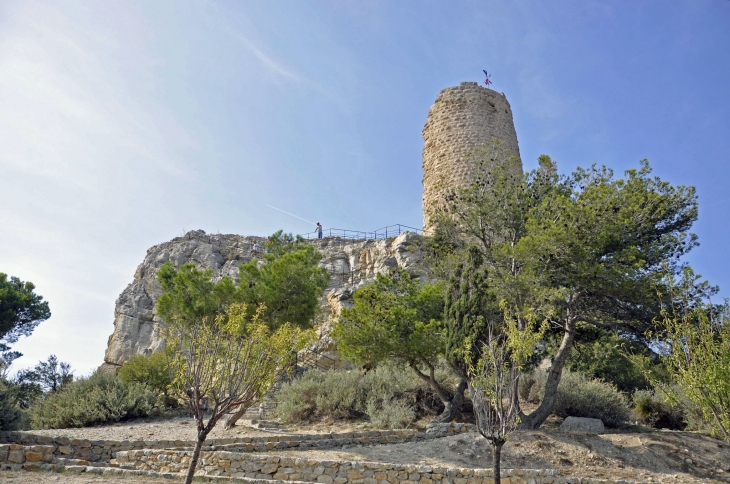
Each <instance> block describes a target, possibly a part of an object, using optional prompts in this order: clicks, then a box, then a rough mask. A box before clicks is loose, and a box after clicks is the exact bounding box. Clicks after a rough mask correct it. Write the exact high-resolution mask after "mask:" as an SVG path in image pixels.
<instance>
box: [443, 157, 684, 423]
mask: <svg viewBox="0 0 730 484" xmlns="http://www.w3.org/2000/svg"><path fill="white" fill-rule="evenodd" d="M491 159H495V157H494V156H491V155H489V153H487V155H486V157H485V161H484V163H483V165H482V170H481V172H480V173H479V174H478V175H477V176H476V177H475V182H474V183H473V184H471V185H470V186H468V187H466V188H464V189H463V190H459V191H457V192H455V193H453V194H452V195H450V196H449V197H447V200H446V201H445V204H444V209H443V210H442V214H441V216H440V218H439V225H440V227H439V229H438V230H437V238H440V239H441V240H443V241H444V242H441V245H442V246H447V247H452V250H451V254H457V256H458V257H461V258H462V260H463V259H464V258H466V257H467V256H466V255H460V256H459V254H460V253H461V254H464V252H466V251H465V250H464V249H463V247H464V246H467V245H472V246H474V247H476V249H477V250H478V251H479V252H480V253H481V255H482V257H483V259H484V265H485V267H486V271H485V273H486V286H487V288H488V291H490V292H491V293H492V294H493V295H494V297H493V300H496V301H502V300H504V301H507V303H508V304H509V305H510V308H511V311H512V312H513V314H515V317H516V320H517V322H518V327H519V328H521V329H522V328H523V327H524V325H525V317H526V315H528V314H531V313H536V314H539V315H540V317H542V318H546V319H548V320H549V321H551V323H552V326H553V329H554V330H556V331H559V333H560V335H561V336H560V344H559V346H558V349H557V351H556V353H555V356H554V358H553V360H552V366H551V368H550V370H549V371H548V378H547V383H546V386H545V394H544V396H543V399H542V402H541V403H540V405H539V406H538V408H537V409H536V410H535V411H533V412H532V413H531V414H529V415H525V414H524V413H521V415H520V417H521V425H522V426H523V427H525V428H537V427H539V426H540V425H541V424H542V422H544V421H545V419H546V418H547V416H548V415H549V414H550V412H551V411H552V408H553V406H554V403H555V398H556V392H557V386H558V383H559V382H560V376H561V373H562V369H563V367H564V366H565V363H566V361H567V358H568V356H569V355H570V352H571V349H572V348H573V345H574V343H575V340H576V337H577V336H578V327H579V325H580V324H586V325H592V326H595V327H597V328H603V329H610V330H615V331H619V332H622V333H624V334H627V335H633V336H635V337H636V338H639V339H641V338H643V334H644V332H645V331H647V330H648V329H650V328H651V326H652V321H653V318H654V317H655V316H656V315H657V314H659V307H658V303H657V301H656V297H655V296H654V288H655V287H656V285H657V284H658V283H659V281H660V279H661V272H662V264H663V263H664V261H667V260H669V261H671V263H672V265H671V266H670V270H671V271H674V272H676V271H678V270H679V269H680V267H681V265H680V263H679V259H680V258H681V256H683V255H684V254H686V253H687V252H688V251H689V250H691V249H692V248H693V247H694V246H695V245H697V242H696V236H694V235H693V234H690V233H689V232H688V231H689V229H690V227H691V225H692V223H693V222H694V221H695V220H696V218H697V199H696V195H695V191H694V188H692V187H682V186H679V187H674V186H672V185H670V184H669V183H667V182H664V181H662V180H660V179H659V178H652V177H650V173H651V169H650V168H649V165H648V163H647V162H646V161H642V164H641V167H640V169H638V170H629V171H627V172H626V177H625V178H624V179H615V178H614V176H613V172H612V171H611V170H609V169H608V168H605V167H596V166H594V167H592V168H590V169H588V170H584V169H581V168H578V169H577V170H576V171H575V172H574V173H573V174H572V175H571V176H567V177H560V176H558V175H557V167H556V165H555V164H554V163H553V162H552V160H550V158H549V157H547V156H541V157H540V160H539V161H540V167H539V168H538V169H537V170H535V171H533V172H530V173H528V174H526V175H524V176H517V175H516V174H515V173H516V171H515V169H514V168H513V167H512V165H511V164H513V163H514V161H511V160H509V159H508V160H507V161H505V162H504V163H502V164H501V165H495V164H494V162H491V161H490V160H491ZM458 257H457V258H458Z"/></svg>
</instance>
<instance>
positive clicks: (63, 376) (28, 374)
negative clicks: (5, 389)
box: [11, 355, 74, 409]
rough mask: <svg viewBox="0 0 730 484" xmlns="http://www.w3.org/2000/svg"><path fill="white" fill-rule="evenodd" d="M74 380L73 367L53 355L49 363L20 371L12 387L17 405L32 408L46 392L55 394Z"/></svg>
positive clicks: (41, 363) (39, 363)
mask: <svg viewBox="0 0 730 484" xmlns="http://www.w3.org/2000/svg"><path fill="white" fill-rule="evenodd" d="M73 379H74V376H73V372H72V371H71V365H69V364H68V363H64V362H59V361H58V358H57V357H56V355H51V356H49V357H48V361H39V362H38V364H37V365H36V366H35V367H33V368H28V369H24V370H20V371H18V373H17V375H16V376H15V378H14V379H13V381H12V387H11V388H12V392H13V394H14V395H15V404H16V405H17V406H19V407H20V408H24V409H27V408H30V407H31V406H32V405H33V403H34V402H35V401H36V400H37V399H38V398H40V397H41V396H42V395H43V394H44V393H45V392H55V391H57V390H59V389H60V388H61V387H62V386H63V385H66V384H68V383H71V382H72V381H73Z"/></svg>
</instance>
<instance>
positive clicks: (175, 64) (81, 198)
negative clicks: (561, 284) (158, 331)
mask: <svg viewBox="0 0 730 484" xmlns="http://www.w3.org/2000/svg"><path fill="white" fill-rule="evenodd" d="M482 69H487V70H489V71H490V72H492V73H493V75H492V80H493V82H494V85H493V86H492V87H493V88H494V89H495V90H497V91H500V92H504V93H505V94H506V95H507V98H508V100H509V102H510V104H511V105H512V108H513V112H514V119H515V125H516V128H517V135H518V138H519V143H520V151H521V154H522V159H523V162H524V165H525V168H526V169H532V168H534V167H535V166H536V165H537V161H536V160H537V157H538V156H539V155H540V154H542V153H545V154H548V155H550V156H552V157H553V159H556V160H557V161H558V165H559V169H560V171H561V172H563V173H569V172H570V171H572V169H573V168H575V167H576V166H579V165H580V166H588V165H590V164H592V163H599V164H606V165H608V166H610V167H612V168H614V169H615V170H616V172H617V173H619V174H620V173H622V172H623V171H624V170H625V169H627V168H631V167H636V166H638V162H639V160H640V159H642V158H648V159H649V161H650V162H651V164H652V166H653V167H654V170H655V174H657V175H658V176H660V177H662V178H664V179H666V180H668V181H670V182H671V183H673V184H684V185H694V186H696V187H697V190H698V193H699V197H700V219H699V222H698V223H697V224H696V226H695V232H696V233H697V234H698V235H699V237H700V243H701V246H700V247H699V248H697V249H696V250H695V251H694V253H693V254H692V255H691V256H690V258H689V259H688V260H689V261H690V263H691V264H692V265H693V266H694V267H695V268H696V270H697V271H698V272H700V273H701V274H702V275H703V276H705V277H706V278H708V279H709V280H710V281H711V282H712V283H714V284H718V285H720V286H721V287H722V288H723V294H725V295H730V290H729V289H728V288H730V261H729V260H728V242H727V240H728V236H730V228H729V227H730V213H728V209H729V208H730V193H728V189H727V186H728V182H729V181H730V163H729V161H730V1H728V0H672V1H666V0H643V1H641V2H637V1H635V0H625V1H621V0H611V1H608V0H603V1H598V0H571V1H567V0H550V1H543V0H534V1H529V0H525V1H520V2H516V1H514V0H478V1H477V0H475V1H458V0H453V1H452V0H449V1H426V0H417V1H416V0H391V1H366V0H357V1H344V0H330V1H325V0H321V1H316V2H305V1H301V0H293V1H283V0H277V1H266V2H262V1H240V0H236V1H230V2H225V1H214V0H206V1H203V0H191V1H187V2H182V1H179V2H177V1H176V2H172V1H150V0H140V1H134V0H123V1H104V2H89V1H78V2H69V1H63V0H52V1H47V2H43V1H14V0H5V1H3V2H1V3H0V272H5V273H7V274H9V275H13V276H17V277H20V278H21V279H23V280H30V281H32V282H33V283H35V284H36V286H37V292H38V293H40V294H41V295H43V296H44V297H45V298H46V300H48V301H49V303H50V307H51V311H52V313H53V316H52V317H51V319H49V320H48V321H46V322H44V323H42V324H41V325H40V326H39V327H38V328H37V329H36V331H35V333H34V334H33V335H32V336H31V337H29V338H25V339H22V340H21V341H20V342H18V343H17V344H16V345H15V349H17V350H20V351H21V352H23V353H24V354H25V356H24V357H23V358H21V359H20V360H18V361H17V362H16V364H15V365H14V369H17V368H21V367H27V366H31V365H33V364H35V363H36V362H37V361H38V360H40V359H44V360H45V359H46V358H47V357H48V355H49V354H52V353H55V354H56V355H57V356H58V357H59V358H60V359H61V360H62V361H67V362H69V363H71V364H72V366H73V367H74V368H75V369H76V373H77V374H85V373H88V372H90V371H91V370H92V369H93V368H95V367H97V366H98V365H99V364H101V362H102V359H103V354H104V350H105V348H106V341H107V338H108V337H109V335H110V334H111V332H112V330H113V325H112V323H113V320H114V302H115V300H116V298H117V296H118V295H119V294H120V293H121V291H122V290H123V289H124V288H125V287H126V285H127V284H129V283H130V282H131V281H132V278H133V275H134V271H135V268H136V267H137V265H138V264H139V263H140V262H142V260H143V259H144V256H145V253H146V250H147V248H149V247H150V246H152V245H154V244H158V243H160V242H164V241H167V240H169V239H171V238H173V237H176V236H179V235H181V234H183V232H184V231H188V230H191V229H203V230H205V231H207V232H213V233H217V232H221V233H234V234H260V235H264V234H269V233H271V232H273V231H275V230H277V229H280V228H281V229H284V230H285V231H287V232H294V233H303V232H309V231H311V230H313V227H312V226H311V225H310V224H307V223H305V222H302V221H300V220H298V219H296V218H293V217H290V216H288V215H285V214H283V213H280V212H277V211H275V210H273V209H271V208H269V207H268V206H267V205H274V206H276V207H279V208H282V209H284V210H287V211H289V212H292V213H295V214H297V215H299V216H300V217H303V218H305V219H308V220H312V221H321V222H322V224H323V225H324V226H325V228H328V227H337V228H348V229H359V230H373V229H376V228H379V227H382V226H385V225H389V224H394V223H402V224H407V225H413V226H417V227H420V225H421V221H422V217H421V176H422V172H421V150H422V148H423V140H422V138H421V129H422V128H423V125H424V123H425V120H426V115H427V113H428V109H429V107H430V106H431V104H432V103H433V102H434V101H435V99H436V96H437V95H438V92H439V91H440V90H441V89H443V88H446V87H449V86H453V85H457V84H458V83H459V82H461V81H477V82H481V81H482V80H483V74H482Z"/></svg>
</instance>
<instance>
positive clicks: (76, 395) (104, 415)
mask: <svg viewBox="0 0 730 484" xmlns="http://www.w3.org/2000/svg"><path fill="white" fill-rule="evenodd" d="M156 403H157V394H156V393H155V392H153V391H151V390H149V389H148V388H147V387H145V386H144V385H141V384H138V383H132V384H125V383H124V382H122V380H120V379H119V378H118V377H117V376H115V375H110V374H107V373H104V372H103V371H100V370H97V371H96V372H95V373H94V374H92V375H91V376H90V377H86V378H79V379H78V380H76V381H73V382H71V383H67V384H65V385H63V386H62V387H61V388H60V389H58V390H57V391H55V392H50V393H48V394H46V395H45V396H44V397H43V398H42V399H41V400H40V401H38V402H37V403H36V405H34V406H33V407H32V408H31V410H30V422H31V426H32V428H34V429H65V428H70V427H88V426H92V425H101V424H108V423H112V422H118V421H120V420H128V419H134V418H140V417H147V416H149V415H152V414H154V412H155V410H156Z"/></svg>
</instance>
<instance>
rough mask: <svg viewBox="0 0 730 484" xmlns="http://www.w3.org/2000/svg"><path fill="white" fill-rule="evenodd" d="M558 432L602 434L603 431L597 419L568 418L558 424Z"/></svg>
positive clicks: (601, 424)
mask: <svg viewBox="0 0 730 484" xmlns="http://www.w3.org/2000/svg"><path fill="white" fill-rule="evenodd" d="M560 430H561V431H563V432H587V433H590V434H602V433H603V431H604V430H605V429H604V427H603V422H602V421H601V419H598V418H583V417H568V418H566V419H565V420H563V423H562V424H560Z"/></svg>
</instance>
